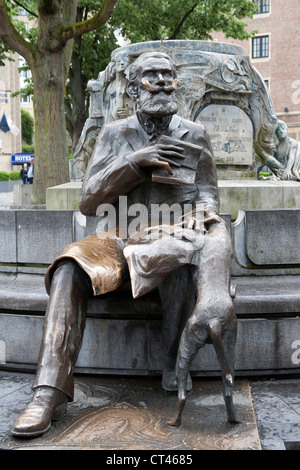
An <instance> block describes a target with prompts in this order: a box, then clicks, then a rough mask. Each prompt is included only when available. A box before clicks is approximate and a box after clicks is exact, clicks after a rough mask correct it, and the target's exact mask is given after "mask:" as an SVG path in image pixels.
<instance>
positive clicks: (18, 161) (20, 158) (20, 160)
mask: <svg viewBox="0 0 300 470" xmlns="http://www.w3.org/2000/svg"><path fill="white" fill-rule="evenodd" d="M31 158H34V154H33V153H15V154H14V155H12V156H11V167H13V165H23V164H24V163H30V159H31Z"/></svg>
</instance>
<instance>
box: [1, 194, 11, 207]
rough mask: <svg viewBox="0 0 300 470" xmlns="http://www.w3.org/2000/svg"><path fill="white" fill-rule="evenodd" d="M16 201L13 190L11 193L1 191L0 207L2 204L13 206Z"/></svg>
mask: <svg viewBox="0 0 300 470" xmlns="http://www.w3.org/2000/svg"><path fill="white" fill-rule="evenodd" d="M13 203H14V196H13V192H10V193H0V207H2V206H4V207H5V206H12V205H13Z"/></svg>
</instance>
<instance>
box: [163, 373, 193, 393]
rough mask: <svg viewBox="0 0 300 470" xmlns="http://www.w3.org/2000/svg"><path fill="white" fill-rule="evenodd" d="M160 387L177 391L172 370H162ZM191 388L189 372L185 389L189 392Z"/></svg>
mask: <svg viewBox="0 0 300 470" xmlns="http://www.w3.org/2000/svg"><path fill="white" fill-rule="evenodd" d="M162 388H163V389H164V390H166V391H167V392H177V390H178V386H177V380H176V375H175V371H174V370H166V369H165V370H163V373H162ZM190 390H192V379H191V376H190V373H189V375H188V380H187V386H186V391H187V392H189V391H190Z"/></svg>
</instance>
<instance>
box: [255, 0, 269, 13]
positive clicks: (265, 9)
mask: <svg viewBox="0 0 300 470" xmlns="http://www.w3.org/2000/svg"><path fill="white" fill-rule="evenodd" d="M253 1H254V3H256V5H257V6H258V8H259V13H269V11H270V0H253Z"/></svg>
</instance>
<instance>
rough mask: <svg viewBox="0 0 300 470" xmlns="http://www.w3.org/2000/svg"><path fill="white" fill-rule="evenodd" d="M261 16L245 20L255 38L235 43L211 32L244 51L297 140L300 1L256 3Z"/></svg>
mask: <svg viewBox="0 0 300 470" xmlns="http://www.w3.org/2000/svg"><path fill="white" fill-rule="evenodd" d="M255 3H257V4H258V7H259V9H260V13H259V14H257V15H254V17H253V18H252V19H250V18H247V19H245V20H244V21H245V22H246V23H247V24H248V27H247V30H249V31H252V30H257V33H256V35H255V38H252V39H249V40H244V41H237V40H233V39H231V38H229V39H226V38H224V35H223V34H222V33H214V34H213V37H214V39H215V40H218V41H224V42H230V43H233V44H238V45H240V46H243V47H244V48H245V49H247V51H248V53H249V56H250V58H251V62H252V64H253V66H254V67H255V68H256V69H257V70H258V71H259V73H260V74H261V75H262V77H263V79H264V80H265V81H266V82H267V84H268V87H269V91H270V95H271V98H272V101H273V104H274V108H275V112H276V114H277V116H278V118H279V119H281V120H282V121H285V122H286V123H287V125H288V127H289V135H290V136H291V137H294V138H296V139H297V140H299V141H300V47H299V46H300V40H299V37H298V34H299V31H300V0H256V1H255Z"/></svg>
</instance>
